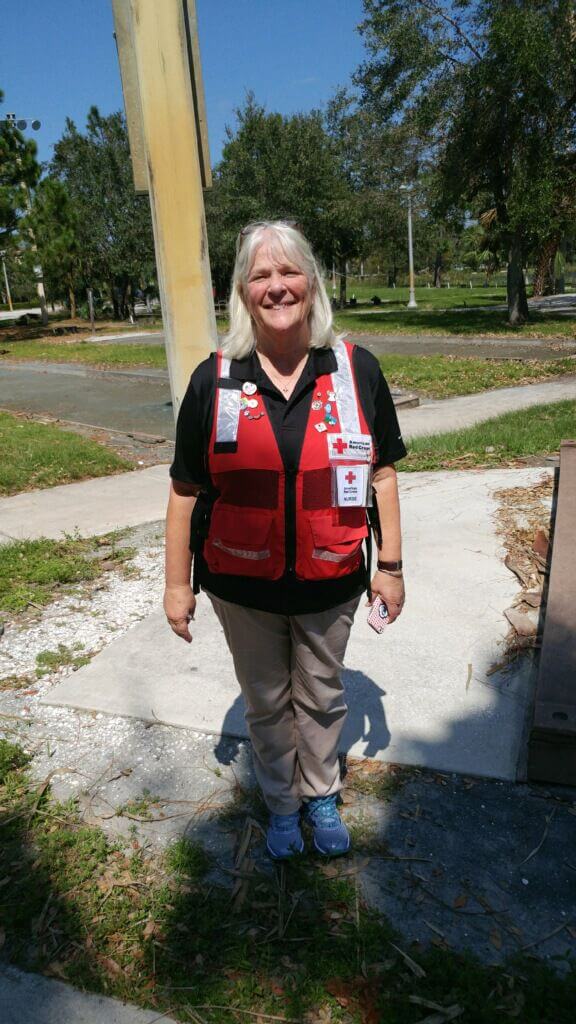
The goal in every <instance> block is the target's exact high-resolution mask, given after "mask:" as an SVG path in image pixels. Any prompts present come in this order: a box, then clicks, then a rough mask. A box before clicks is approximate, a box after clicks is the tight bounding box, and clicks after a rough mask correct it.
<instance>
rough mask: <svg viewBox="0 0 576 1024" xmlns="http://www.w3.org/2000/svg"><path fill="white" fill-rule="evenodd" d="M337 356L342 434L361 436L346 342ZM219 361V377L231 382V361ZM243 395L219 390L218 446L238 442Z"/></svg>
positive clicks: (335, 381) (337, 346) (334, 383)
mask: <svg viewBox="0 0 576 1024" xmlns="http://www.w3.org/2000/svg"><path fill="white" fill-rule="evenodd" d="M332 351H333V352H334V355H335V356H336V362H337V364H338V368H337V370H336V371H335V373H333V374H331V380H332V387H333V390H334V391H335V392H336V396H337V402H338V413H339V416H340V429H341V431H342V432H343V433H347V434H359V433H361V428H360V419H359V417H358V403H357V401H356V391H355V388H354V378H353V376H352V367H351V365H350V354H349V352H348V350H347V348H346V346H345V344H344V342H343V341H337V342H336V344H335V345H334V348H333V350H332ZM218 359H219V361H220V367H219V373H218V378H219V379H220V380H229V379H230V360H229V359H227V358H226V357H225V356H223V355H222V354H221V353H219V354H218ZM241 397H242V392H241V391H240V389H236V388H222V387H219V388H218V412H217V417H216V443H217V444H229V443H235V442H236V441H237V440H238V423H239V422H240V412H241V404H240V399H241Z"/></svg>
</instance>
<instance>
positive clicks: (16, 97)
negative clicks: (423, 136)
mask: <svg viewBox="0 0 576 1024" xmlns="http://www.w3.org/2000/svg"><path fill="white" fill-rule="evenodd" d="M157 2H159V3H161V2H162V0H157ZM196 6H197V12H198V21H199V30H200V46H201V53H202V64H203V73H204V87H205V92H206V105H207V114H208V126H209V132H210V152H211V158H212V163H215V162H216V161H217V160H218V158H219V155H220V152H221V148H222V144H223V140H224V128H225V125H226V124H232V123H233V120H234V115H233V111H234V108H235V107H236V106H238V105H239V104H242V102H243V99H244V96H245V94H246V92H247V90H250V89H252V90H253V91H254V93H255V94H256V98H257V99H258V100H259V101H260V102H261V103H264V104H265V106H266V107H267V108H268V109H269V110H278V111H281V112H282V113H286V114H289V113H292V112H294V111H304V110H310V109H311V108H313V107H318V106H321V105H322V104H323V103H325V102H326V100H328V99H329V98H330V96H331V95H332V93H333V91H334V89H335V88H336V87H337V86H338V85H343V84H346V83H347V82H348V81H349V77H350V74H351V72H352V71H353V70H354V69H355V68H356V67H357V66H358V64H359V63H360V61H361V60H362V58H363V55H364V50H363V45H362V40H361V38H360V36H359V34H358V33H357V32H356V31H355V27H356V25H357V24H358V23H359V22H360V21H361V19H362V0H289V2H287V3H280V2H278V0H276V2H274V0H272V2H271V0H196ZM0 24H1V33H2V42H1V44H0V89H1V90H2V91H3V92H4V104H3V105H2V107H0V116H2V117H4V116H5V115H6V113H7V112H9V111H14V112H15V113H16V114H17V116H18V117H23V118H30V119H32V118H38V119H39V120H40V121H41V122H42V127H41V129H40V131H38V132H31V131H28V132H27V133H26V134H27V135H29V136H31V137H33V138H35V139H36V142H37V143H38V151H39V157H40V159H41V160H49V159H50V157H51V155H52V146H53V144H54V143H55V142H56V141H57V140H58V139H59V137H60V136H61V134H62V132H63V130H64V121H65V118H66V117H67V116H69V117H71V118H72V120H73V121H75V122H76V124H77V125H78V127H80V128H81V127H83V126H84V124H85V118H86V114H87V112H88V109H89V107H90V106H91V105H92V104H95V105H96V106H97V107H98V108H99V109H100V112H101V113H103V114H108V113H111V112H112V111H114V110H118V109H119V108H120V107H121V106H122V91H121V85H120V74H119V70H118V62H117V57H116V49H115V43H114V39H113V36H112V32H113V22H112V4H111V2H110V0H4V2H3V4H2V15H1V18H0Z"/></svg>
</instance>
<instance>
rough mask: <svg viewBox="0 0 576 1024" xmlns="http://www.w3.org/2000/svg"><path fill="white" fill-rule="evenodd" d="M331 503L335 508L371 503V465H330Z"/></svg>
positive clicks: (361, 505) (366, 505)
mask: <svg viewBox="0 0 576 1024" xmlns="http://www.w3.org/2000/svg"><path fill="white" fill-rule="evenodd" d="M331 471H332V505H333V506H335V507H336V508H367V507H369V506H370V505H371V504H372V466H371V465H370V464H368V463H366V462H363V463H360V464H359V465H351V464H350V463H348V464H344V465H342V464H340V465H335V466H331Z"/></svg>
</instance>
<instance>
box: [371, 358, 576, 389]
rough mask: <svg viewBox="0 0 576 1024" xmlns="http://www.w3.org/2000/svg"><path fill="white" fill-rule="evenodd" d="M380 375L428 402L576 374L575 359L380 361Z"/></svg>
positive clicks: (389, 359)
mask: <svg viewBox="0 0 576 1024" xmlns="http://www.w3.org/2000/svg"><path fill="white" fill-rule="evenodd" d="M379 361H380V366H381V367H382V372H383V374H384V376H385V377H386V380H387V381H388V383H389V384H391V385H393V386H394V387H399V388H405V389H408V390H412V389H414V390H416V391H419V392H421V394H424V395H427V396H429V397H431V398H448V397H450V396H451V395H473V394H476V393H477V392H480V391H489V390H491V389H492V388H504V387H513V386H515V385H519V384H533V383H535V382H536V381H540V380H547V379H548V378H550V377H557V376H561V375H562V374H570V373H572V374H576V358H571V357H567V358H565V359H547V360H543V359H507V360H504V359H502V360H496V359H476V358H473V357H470V358H469V357H464V358H461V357H459V356H451V355H445V356H444V355H438V356H401V355H386V356H381V357H380V360H379Z"/></svg>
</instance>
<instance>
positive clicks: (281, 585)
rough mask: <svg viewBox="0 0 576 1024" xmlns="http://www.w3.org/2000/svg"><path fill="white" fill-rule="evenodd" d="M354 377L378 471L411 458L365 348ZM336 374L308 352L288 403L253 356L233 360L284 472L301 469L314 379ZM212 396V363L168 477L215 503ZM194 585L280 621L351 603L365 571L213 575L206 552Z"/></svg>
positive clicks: (181, 419)
mask: <svg viewBox="0 0 576 1024" xmlns="http://www.w3.org/2000/svg"><path fill="white" fill-rule="evenodd" d="M353 361H354V370H355V374H356V380H357V383H358V390H359V394H360V401H361V403H362V409H363V412H364V415H365V417H366V422H367V423H368V425H369V427H370V429H371V431H372V436H373V438H374V441H375V445H376V452H377V459H376V466H385V465H388V464H390V463H392V462H396V461H397V460H398V459H401V458H403V457H404V456H405V455H406V448H405V447H404V443H403V441H402V436H401V434H400V428H399V426H398V418H397V416H396V410H395V408H394V403H393V401H392V397H391V395H390V390H389V388H388V385H387V383H386V381H385V380H384V377H383V376H382V372H381V370H380V366H379V364H378V361H377V359H375V357H374V356H373V355H372V353H371V352H368V350H367V349H364V348H359V347H355V348H354V354H353ZM336 369H337V363H336V356H335V354H334V352H333V351H332V349H311V350H310V357H309V359H308V361H307V362H306V365H305V366H304V369H303V371H302V374H301V376H300V379H299V381H298V383H297V385H296V387H295V388H294V391H293V392H292V394H291V396H290V398H289V399H286V398H285V397H284V395H282V393H281V392H280V391H279V390H278V388H276V387H275V386H274V384H273V383H272V381H271V380H270V379H269V378H268V377H267V376H266V374H265V373H264V370H263V369H262V367H261V365H260V361H259V359H258V356H257V355H256V353H253V354H252V355H251V356H249V357H248V358H247V359H241V360H236V359H233V360H232V362H231V364H230V376H231V377H232V378H233V379H235V380H238V381H247V380H250V381H254V383H255V384H256V385H257V387H258V391H259V393H260V395H261V396H262V400H263V402H264V404H265V406H266V411H267V413H268V416H269V417H270V422H271V424H272V429H273V430H274V434H275V437H276V441H277V443H278V448H279V450H280V454H281V457H282V461H283V463H284V468H285V470H286V472H287V473H294V472H295V471H296V470H297V469H298V465H299V462H300V453H301V450H302V445H303V442H304V434H305V431H306V424H307V422H308V416H309V412H310V405H311V402H312V398H313V395H314V387H315V383H316V378H317V377H319V376H321V375H322V374H326V373H333V372H334V371H335V370H336ZM214 394H215V356H214V355H211V356H210V357H209V358H208V359H205V360H204V362H203V363H200V365H199V366H198V367H197V368H196V369H195V370H194V373H193V374H192V376H191V378H190V383H189V385H188V390H187V391H186V395H185V396H184V400H183V402H182V405H181V407H180V412H179V415H178V424H177V428H176V450H175V454H174V462H173V463H172V466H171V467H170V476H171V477H173V479H174V480H179V481H180V482H182V483H191V484H199V485H200V486H201V487H202V488H203V491H204V492H205V494H206V496H207V499H208V500H209V501H213V500H214V499H215V498H216V497H217V493H218V492H217V491H215V489H214V487H213V485H212V483H211V480H210V476H209V473H208V448H209V443H210V435H211V430H212V417H213V411H214ZM293 532H294V517H293V516H288V514H287V536H286V541H287V548H288V549H289V548H290V547H291V546H292V545H293V542H294V537H293V536H291V533H292V534H293ZM195 558H196V563H197V564H196V568H195V578H196V580H197V581H198V583H199V584H200V586H201V587H202V588H203V589H204V590H208V591H210V592H211V593H213V594H215V595H216V596H217V597H220V598H222V599H223V600H224V601H231V602H233V603H234V604H241V605H244V606H245V607H248V608H258V609H260V610H261V611H268V612H275V613H279V614H283V615H304V614H307V613H309V612H315V611H326V610H327V609H328V608H334V607H335V606H336V605H339V604H343V603H344V602H345V601H350V600H351V599H352V598H353V597H356V596H358V595H359V594H361V593H362V591H363V590H364V588H365V585H366V569H365V566H364V564H363V565H362V566H361V567H360V569H358V571H357V572H355V573H351V574H350V575H349V576H343V577H341V578H340V579H336V580H318V581H315V580H298V579H296V577H295V576H294V573H293V572H290V571H286V573H285V574H284V576H282V577H281V578H280V579H278V580H258V579H252V578H251V577H246V576H235V575H228V574H224V573H211V572H210V571H209V570H208V567H207V565H206V562H205V561H204V559H203V557H202V554H201V551H200V552H198V551H197V553H196V555H195Z"/></svg>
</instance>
